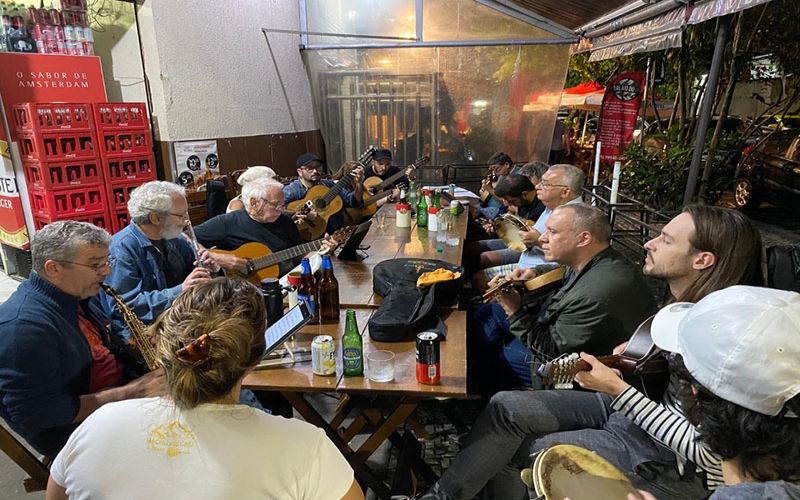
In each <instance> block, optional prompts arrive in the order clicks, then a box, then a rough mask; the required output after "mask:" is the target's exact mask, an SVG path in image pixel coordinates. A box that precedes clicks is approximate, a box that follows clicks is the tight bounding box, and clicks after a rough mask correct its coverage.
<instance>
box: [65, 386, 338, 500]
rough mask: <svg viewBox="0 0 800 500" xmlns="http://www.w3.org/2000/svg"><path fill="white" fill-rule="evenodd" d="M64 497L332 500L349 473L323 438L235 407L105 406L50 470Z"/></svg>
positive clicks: (306, 427) (159, 402)
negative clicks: (184, 409)
mask: <svg viewBox="0 0 800 500" xmlns="http://www.w3.org/2000/svg"><path fill="white" fill-rule="evenodd" d="M50 475H51V476H52V478H53V480H54V481H55V482H56V483H58V484H59V485H61V486H63V487H65V488H66V490H67V495H69V498H70V500H83V499H90V498H92V499H103V500H114V499H120V500H122V499H125V500H129V499H131V498H149V499H156V498H169V499H173V498H175V499H178V498H191V499H193V500H204V499H208V500H212V499H213V500H222V499H236V500H244V499H251V498H252V499H265V498H268V499H275V500H303V499H305V500H310V499H320V500H327V499H331V500H340V499H341V498H342V497H343V496H344V495H345V493H347V491H348V490H349V489H350V486H351V485H352V483H353V471H352V469H351V468H350V465H349V464H348V463H347V461H346V460H345V459H344V457H343V456H342V455H341V454H340V453H339V450H337V449H336V447H335V446H334V445H333V443H332V442H331V441H330V440H329V439H328V438H327V436H326V435H325V433H324V432H323V431H322V430H321V429H318V428H317V427H314V426H312V425H310V424H307V423H305V422H302V421H300V420H294V419H285V418H282V417H276V416H272V415H267V414H266V413H264V412H262V411H259V410H255V409H253V408H251V407H249V406H244V405H224V404H204V405H201V406H199V407H197V408H195V409H192V410H188V411H182V410H180V409H178V408H177V407H176V406H175V404H174V403H173V402H172V401H171V400H168V399H161V398H147V399H133V400H128V401H120V402H117V403H111V404H107V405H104V406H103V407H101V408H100V409H98V410H97V411H95V412H94V413H93V414H92V415H91V416H89V418H87V419H86V421H85V422H83V423H82V424H81V425H80V427H78V428H77V429H76V430H75V432H74V433H73V434H72V436H70V438H69V440H68V441H67V444H66V445H65V446H64V449H63V450H61V452H60V453H59V454H58V456H57V457H56V459H55V461H54V462H53V465H52V467H51V469H50Z"/></svg>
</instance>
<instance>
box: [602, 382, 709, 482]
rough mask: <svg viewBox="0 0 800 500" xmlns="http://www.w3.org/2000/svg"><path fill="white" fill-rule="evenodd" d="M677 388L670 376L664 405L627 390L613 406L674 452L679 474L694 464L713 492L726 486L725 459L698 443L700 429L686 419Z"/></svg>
mask: <svg viewBox="0 0 800 500" xmlns="http://www.w3.org/2000/svg"><path fill="white" fill-rule="evenodd" d="M678 384H679V381H678V377H677V375H675V374H674V373H673V374H671V375H670V382H669V387H668V388H667V391H666V392H665V393H664V397H663V399H662V401H661V403H656V402H654V401H652V400H650V399H648V398H647V396H645V395H644V394H642V393H641V392H639V391H638V390H636V389H635V388H633V387H628V388H627V389H625V390H624V391H622V393H620V395H619V396H617V397H616V398H615V399H614V401H612V402H611V407H612V408H614V409H615V410H616V411H618V412H620V413H622V414H623V415H625V416H626V417H628V418H629V419H630V420H631V421H632V422H633V423H635V424H636V425H638V426H639V427H641V428H642V430H644V431H645V432H647V433H648V434H649V435H650V437H651V438H653V439H655V440H656V441H658V442H660V443H661V444H663V445H664V446H666V447H667V448H669V449H670V450H672V451H673V452H674V453H675V454H676V455H677V457H676V459H677V461H678V467H679V470H681V471H682V470H683V467H684V464H685V463H686V461H687V460H691V461H692V462H694V463H695V464H696V465H697V466H698V467H699V468H700V469H702V470H703V471H704V472H705V473H706V483H707V487H708V489H710V490H713V489H715V488H716V487H717V486H721V485H722V484H724V481H723V479H722V458H720V457H719V456H718V455H716V454H714V453H712V452H711V450H709V449H708V448H707V447H706V445H704V444H703V443H701V442H698V441H697V434H698V433H697V429H696V428H695V427H694V426H693V425H692V424H691V423H689V421H688V420H687V419H686V417H685V416H684V414H683V411H682V410H681V408H680V404H679V403H678V401H677V399H676V397H675V394H677V388H678Z"/></svg>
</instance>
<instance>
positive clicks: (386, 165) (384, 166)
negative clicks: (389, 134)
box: [364, 149, 414, 207]
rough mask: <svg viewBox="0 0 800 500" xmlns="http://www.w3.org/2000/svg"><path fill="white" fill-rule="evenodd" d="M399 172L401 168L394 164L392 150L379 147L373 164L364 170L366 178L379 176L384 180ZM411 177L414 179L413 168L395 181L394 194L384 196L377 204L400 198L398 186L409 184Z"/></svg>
mask: <svg viewBox="0 0 800 500" xmlns="http://www.w3.org/2000/svg"><path fill="white" fill-rule="evenodd" d="M398 172H400V168H399V167H396V166H394V165H392V152H391V151H389V150H388V149H379V150H377V151H376V152H375V156H374V157H373V158H372V164H371V165H370V166H369V167H368V168H367V169H366V170H365V171H364V178H365V179H369V178H370V177H378V178H380V179H381V180H382V181H384V180H386V179H388V178H389V177H392V176H393V175H395V174H397V173H398ZM409 179H411V180H414V171H413V169H409V170H406V175H404V176H402V177H400V178H399V179H397V180H396V181H395V182H394V185H393V186H392V196H390V197H389V198H384V199H383V200H379V201H378V202H377V203H376V205H377V206H378V207H381V206H383V205H384V204H385V203H394V202H395V201H397V200H399V199H400V190H399V189H398V188H397V187H396V186H400V185H406V186H408V181H409ZM369 194H376V193H369Z"/></svg>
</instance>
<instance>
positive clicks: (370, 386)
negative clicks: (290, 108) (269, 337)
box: [243, 206, 467, 500]
mask: <svg viewBox="0 0 800 500" xmlns="http://www.w3.org/2000/svg"><path fill="white" fill-rule="evenodd" d="M389 208H391V211H389ZM384 209H385V210H387V214H386V223H385V227H384V228H382V229H381V228H377V227H373V228H371V229H370V232H369V233H368V234H367V236H366V237H365V238H364V243H363V244H364V245H369V249H367V254H368V256H367V257H366V258H364V260H362V261H360V262H352V261H340V260H338V259H337V260H335V261H334V273H335V275H336V278H337V279H338V280H339V301H340V305H341V307H342V309H343V311H342V314H341V317H340V319H339V322H338V323H333V324H323V325H309V326H306V327H305V328H303V329H302V330H301V331H300V333H298V334H297V335H296V336H295V340H294V341H293V342H292V343H291V344H289V347H310V345H311V341H312V340H313V338H314V337H315V336H317V335H331V336H332V337H333V338H334V341H335V343H336V373H335V374H334V375H330V376H327V377H323V376H319V375H314V374H313V372H312V371H311V364H310V363H308V362H305V363H297V364H295V365H284V366H277V367H270V368H268V369H265V370H260V371H256V372H253V373H251V374H250V375H248V376H247V377H246V378H245V380H244V384H243V387H245V388H247V389H253V390H267V391H280V393H281V394H282V395H283V396H284V397H285V398H286V399H287V400H288V401H289V402H290V403H291V405H292V406H293V407H294V409H295V410H297V412H298V413H299V414H300V415H301V416H302V417H303V418H304V419H305V420H306V421H307V422H309V423H312V424H314V425H316V426H318V427H320V428H322V429H324V430H325V432H326V434H327V435H328V437H329V438H330V439H331V441H333V443H334V444H335V445H336V446H337V447H338V449H339V450H340V451H341V452H342V454H343V455H344V457H345V458H347V460H348V462H349V463H350V465H351V466H352V467H353V470H354V471H355V473H356V478H357V479H358V481H359V482H360V483H361V485H362V486H368V487H370V488H371V489H372V490H373V491H374V492H375V493H376V494H377V495H378V497H379V498H381V499H386V500H388V499H389V498H390V497H391V495H392V491H393V490H396V487H397V483H395V484H394V485H392V486H391V487H390V486H388V485H386V484H385V483H384V482H383V481H382V480H380V479H379V478H378V477H377V476H375V474H373V473H372V471H371V470H370V469H369V468H368V467H367V465H366V460H367V459H368V458H369V457H370V456H371V455H372V454H373V453H374V452H375V450H377V448H378V446H380V445H381V443H383V442H384V441H386V440H387V439H389V440H390V441H391V442H392V444H393V445H394V446H397V447H398V448H399V449H400V450H401V454H400V459H399V460H398V468H402V467H403V464H405V465H406V466H407V467H409V468H413V469H414V470H415V471H416V472H418V473H420V474H422V475H424V476H425V477H426V479H428V480H429V481H430V482H433V481H435V480H436V479H437V477H436V475H435V474H434V472H433V471H432V470H431V469H430V467H428V466H427V465H426V464H425V463H424V462H423V461H422V460H421V458H420V457H419V451H420V445H419V443H418V442H417V440H416V438H414V436H413V435H412V434H411V433H409V432H405V433H404V434H403V435H401V434H400V433H399V432H398V429H399V428H400V426H402V425H403V423H405V422H408V423H409V425H410V426H412V427H413V426H414V424H415V423H416V421H415V420H414V419H413V418H411V419H410V418H409V417H411V415H412V413H413V412H414V410H415V409H416V407H417V405H418V404H419V402H420V401H422V400H423V399H427V398H432V397H459V398H463V397H466V395H467V376H466V374H467V353H466V313H464V312H463V311H458V310H456V309H454V308H441V309H439V310H437V314H438V315H439V317H440V318H442V320H443V321H444V323H445V325H447V327H448V335H447V340H446V341H444V342H442V343H441V344H440V367H441V371H442V377H441V381H440V383H439V384H435V385H425V384H421V383H419V382H417V380H416V357H415V352H414V350H415V343H416V341H415V338H413V336H412V337H409V338H408V339H407V340H405V341H403V342H396V343H383V342H373V341H372V339H371V338H370V337H369V328H368V320H369V318H370V316H371V315H372V314H373V313H374V312H375V310H376V309H377V307H378V305H379V304H380V298H379V297H375V296H374V294H373V293H372V270H373V268H374V267H375V265H376V264H378V263H379V262H381V261H383V260H386V259H393V258H401V257H414V258H431V259H440V260H443V261H446V262H449V263H453V264H460V263H461V252H462V245H463V237H464V235H465V234H466V227H467V216H466V214H462V215H460V216H459V217H458V218H457V227H458V229H459V231H460V234H461V242H460V243H461V244H459V246H456V247H447V246H445V245H443V244H442V245H441V246H442V250H443V251H442V252H438V251H437V250H436V248H437V246H438V245H437V244H436V242H435V235H434V233H430V234H428V231H427V230H425V229H419V228H417V227H416V224H414V225H413V226H412V227H411V228H406V229H398V228H396V227H395V224H394V217H393V214H394V207H386V206H385V207H383V208H382V209H381V210H384ZM379 213H380V212H379ZM344 309H355V311H356V319H357V321H358V325H359V329H360V330H361V333H362V338H363V344H364V349H363V356H364V359H366V355H367V354H368V353H369V352H371V351H374V350H379V349H382V350H387V351H391V352H393V353H394V354H395V378H394V380H392V381H391V382H373V381H371V380H369V379H367V378H365V377H346V376H344V371H343V368H342V361H341V359H342V355H341V337H342V335H343V334H344V325H345V314H344ZM318 392H329V393H339V394H340V395H341V399H340V404H339V406H338V408H337V410H336V412H335V414H334V416H333V417H332V418H330V419H329V420H328V419H326V418H325V417H323V416H322V415H321V414H320V413H319V412H318V411H317V410H316V409H315V408H314V407H313V406H312V405H311V404H310V403H309V401H308V400H307V399H306V397H305V394H308V393H318ZM375 398H381V399H382V400H384V401H385V402H386V404H384V405H381V407H382V408H383V409H382V410H381V409H380V408H379V407H378V406H376V405H375V404H374V399H375ZM350 415H355V419H354V420H353V422H352V423H351V424H350V425H348V426H347V427H342V424H343V422H344V421H345V419H346V418H347V417H348V416H350ZM367 425H369V426H371V434H370V435H369V436H368V438H367V440H366V441H365V442H364V443H362V444H361V446H359V447H357V448H354V447H353V446H351V442H352V440H353V438H354V437H355V436H356V435H357V434H358V433H359V432H361V431H362V430H363V429H364V428H365V427H366V426H367ZM416 425H418V424H416ZM415 432H417V433H418V435H419V433H423V434H424V428H422V427H421V426H418V427H417V428H415ZM400 478H401V474H399V473H398V474H396V477H395V481H397V480H398V479H400Z"/></svg>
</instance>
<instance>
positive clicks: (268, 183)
mask: <svg viewBox="0 0 800 500" xmlns="http://www.w3.org/2000/svg"><path fill="white" fill-rule="evenodd" d="M242 202H243V203H244V210H236V211H234V212H230V213H227V214H222V215H218V216H216V217H214V218H213V219H211V220H208V221H206V222H204V223H203V224H201V225H199V226H197V227H196V228H195V234H196V235H197V240H198V241H199V242H200V243H202V244H203V245H205V246H207V247H217V248H219V249H220V250H226V251H232V250H236V249H238V248H239V247H241V246H242V245H244V244H246V243H254V242H255V243H261V244H263V245H265V246H266V247H267V248H269V250H270V251H271V252H272V253H275V252H278V251H281V250H286V249H288V248H292V247H296V246H299V245H302V244H304V243H305V242H304V241H303V239H302V238H301V237H300V232H299V231H298V230H297V226H295V224H294V222H293V221H292V219H291V218H290V217H289V216H288V215H286V214H284V213H283V206H284V190H283V185H282V184H281V183H280V182H278V181H275V180H272V179H265V178H260V179H255V180H253V181H251V182H248V183H247V184H245V185H244V187H242ZM322 246H323V248H324V247H331V249H332V248H335V247H336V244H335V243H334V242H333V241H331V240H325V241H324V242H323V245H322ZM213 258H214V259H215V260H216V262H218V263H219V264H220V265H222V266H223V267H224V268H225V269H229V270H234V271H244V270H245V269H246V268H247V260H246V259H244V258H241V257H238V256H236V255H234V254H213ZM297 263H298V262H293V261H292V260H287V261H284V262H281V263H279V264H278V269H279V274H280V275H281V276H282V275H284V274H286V273H287V272H289V271H290V270H291V269H292V268H293V267H294V266H295V265H296V264H297Z"/></svg>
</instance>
